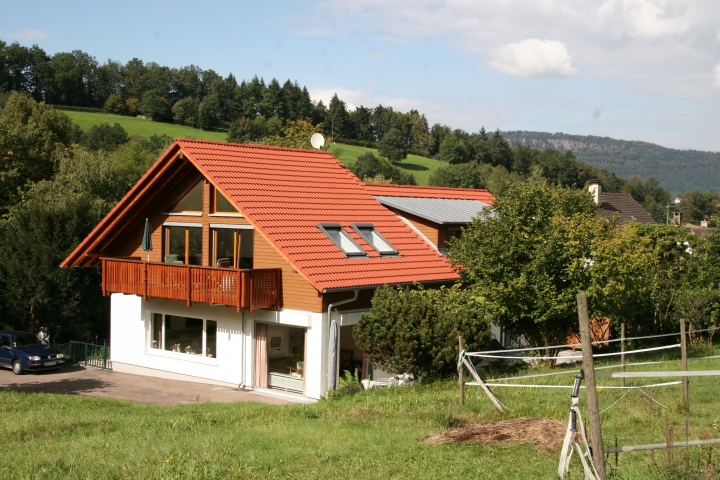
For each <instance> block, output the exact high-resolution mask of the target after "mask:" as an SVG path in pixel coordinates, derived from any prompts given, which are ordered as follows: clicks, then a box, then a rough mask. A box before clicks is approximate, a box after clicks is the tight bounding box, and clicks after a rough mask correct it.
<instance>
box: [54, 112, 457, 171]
mask: <svg viewBox="0 0 720 480" xmlns="http://www.w3.org/2000/svg"><path fill="white" fill-rule="evenodd" d="M63 113H65V114H66V115H68V116H69V117H70V118H71V119H72V121H73V122H75V123H77V124H78V125H80V128H82V129H83V130H86V131H87V130H89V129H90V127H92V126H93V125H97V124H99V123H108V124H110V125H113V124H114V123H119V124H120V125H122V127H123V128H124V129H125V130H126V131H127V132H128V133H129V134H130V135H133V134H141V135H145V136H146V137H150V136H152V135H163V134H164V135H167V136H169V137H171V138H197V139H199V140H213V141H216V142H225V141H227V131H226V130H215V131H206V130H199V129H197V128H191V127H184V126H182V125H174V124H172V123H161V122H153V121H152V120H143V119H142V118H136V117H128V116H124V115H113V114H110V113H92V112H75V111H70V110H64V111H63ZM328 151H329V152H331V153H332V154H333V155H335V156H336V157H337V158H338V159H339V160H340V161H341V162H342V163H343V164H344V165H350V164H352V163H354V162H355V160H357V157H359V156H360V155H362V154H363V153H365V152H368V151H370V152H373V153H374V154H375V155H377V154H378V152H377V149H374V148H365V147H356V146H354V145H345V144H344V143H333V144H330V145H329V146H328ZM443 165H445V163H443V162H441V161H439V160H433V159H431V158H425V157H419V156H417V155H408V156H407V158H406V159H405V160H403V161H402V162H400V163H399V164H398V167H400V168H402V169H403V170H405V171H406V172H409V173H412V174H413V175H414V176H415V180H416V181H417V183H418V185H428V183H429V179H430V175H431V174H432V173H433V172H434V171H435V170H437V169H438V168H439V167H441V166H443Z"/></svg>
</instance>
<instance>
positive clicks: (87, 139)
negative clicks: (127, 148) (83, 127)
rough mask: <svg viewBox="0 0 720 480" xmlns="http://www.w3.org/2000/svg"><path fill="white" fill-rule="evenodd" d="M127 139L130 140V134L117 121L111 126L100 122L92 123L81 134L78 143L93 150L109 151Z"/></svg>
mask: <svg viewBox="0 0 720 480" xmlns="http://www.w3.org/2000/svg"><path fill="white" fill-rule="evenodd" d="M128 140H130V136H129V135H128V133H127V132H126V131H125V129H124V128H123V127H122V125H120V124H119V123H115V125H113V126H110V124H108V123H101V124H99V125H93V126H92V128H90V130H88V132H87V133H86V134H85V135H84V136H83V138H82V140H81V141H80V143H81V144H82V145H83V146H84V147H85V148H87V149H88V150H92V151H94V152H97V151H98V150H105V151H106V152H111V151H113V150H115V149H117V148H118V147H119V146H120V145H122V144H124V143H127V142H128Z"/></svg>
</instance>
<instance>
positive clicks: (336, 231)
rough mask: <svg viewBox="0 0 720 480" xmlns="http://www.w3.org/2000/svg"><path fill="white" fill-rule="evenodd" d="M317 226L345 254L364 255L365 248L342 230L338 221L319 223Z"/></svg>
mask: <svg viewBox="0 0 720 480" xmlns="http://www.w3.org/2000/svg"><path fill="white" fill-rule="evenodd" d="M318 228H319V229H320V231H321V232H323V233H324V234H325V235H327V237H328V238H329V239H330V240H332V242H333V243H334V244H335V245H336V246H337V247H338V248H339V249H340V250H342V251H343V252H344V253H345V254H346V255H347V256H354V257H355V256H364V255H366V254H365V250H363V249H362V248H361V247H360V245H358V244H357V243H356V242H355V240H353V239H352V237H350V235H348V233H347V232H346V231H345V230H343V228H342V226H341V225H340V224H339V223H319V224H318Z"/></svg>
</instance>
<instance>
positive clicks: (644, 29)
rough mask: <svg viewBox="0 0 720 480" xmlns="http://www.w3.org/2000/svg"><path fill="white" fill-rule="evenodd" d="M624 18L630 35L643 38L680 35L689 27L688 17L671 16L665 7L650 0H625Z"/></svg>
mask: <svg viewBox="0 0 720 480" xmlns="http://www.w3.org/2000/svg"><path fill="white" fill-rule="evenodd" d="M623 3H624V5H623V6H624V12H625V20H626V21H627V23H628V26H629V32H630V34H631V35H633V36H636V37H638V38H643V39H655V38H660V37H664V36H670V35H682V34H684V33H685V32H687V30H688V29H689V28H690V22H689V19H688V18H686V17H683V16H681V15H677V16H671V15H669V14H668V12H667V11H666V9H664V8H662V7H661V6H660V5H657V3H664V2H652V1H650V0H625V1H624V2H623Z"/></svg>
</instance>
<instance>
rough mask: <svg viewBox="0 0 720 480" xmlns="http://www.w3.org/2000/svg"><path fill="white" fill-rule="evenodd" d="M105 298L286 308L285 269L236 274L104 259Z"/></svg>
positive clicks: (217, 269) (195, 267)
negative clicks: (118, 295)
mask: <svg viewBox="0 0 720 480" xmlns="http://www.w3.org/2000/svg"><path fill="white" fill-rule="evenodd" d="M102 289H103V294H104V295H109V294H111V293H125V294H133V295H139V296H141V297H143V298H145V299H147V298H148V297H155V298H167V299H171V300H184V301H185V302H187V305H188V306H191V305H192V304H193V303H194V302H198V303H212V304H217V305H226V306H229V307H236V308H237V310H238V312H240V310H241V309H242V308H243V307H247V308H248V309H249V310H250V311H251V312H252V311H253V310H254V309H256V308H273V309H275V310H280V309H281V308H282V269H279V268H267V269H250V270H236V269H230V268H212V267H201V266H196V265H174V264H167V263H151V262H142V261H138V260H126V259H122V260H121V259H111V258H104V259H102Z"/></svg>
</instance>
